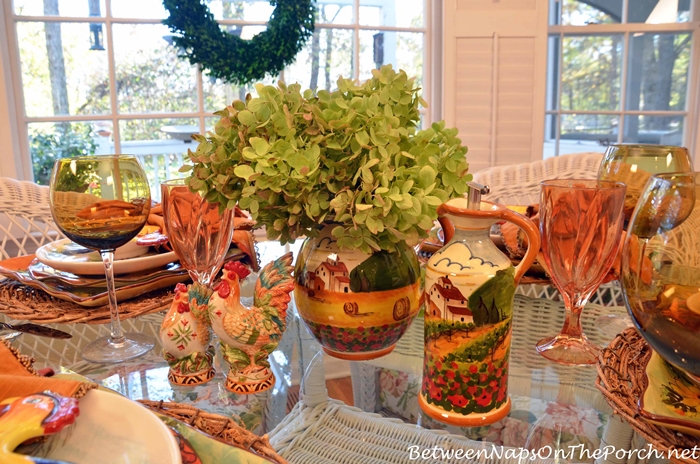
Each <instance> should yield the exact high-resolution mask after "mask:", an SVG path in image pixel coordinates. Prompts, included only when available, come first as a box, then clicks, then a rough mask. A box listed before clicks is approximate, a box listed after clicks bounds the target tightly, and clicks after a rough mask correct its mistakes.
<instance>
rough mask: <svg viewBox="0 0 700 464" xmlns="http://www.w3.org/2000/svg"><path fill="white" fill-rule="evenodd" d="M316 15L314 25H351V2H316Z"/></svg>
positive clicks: (332, 0)
mask: <svg viewBox="0 0 700 464" xmlns="http://www.w3.org/2000/svg"><path fill="white" fill-rule="evenodd" d="M316 5H317V8H318V14H317V16H316V23H318V24H353V21H354V20H353V16H352V10H353V8H354V4H353V2H352V1H340V0H338V1H334V0H330V1H327V2H316Z"/></svg>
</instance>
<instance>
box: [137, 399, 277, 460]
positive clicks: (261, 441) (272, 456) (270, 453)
mask: <svg viewBox="0 0 700 464" xmlns="http://www.w3.org/2000/svg"><path fill="white" fill-rule="evenodd" d="M139 403H141V404H143V405H144V406H146V407H148V408H150V409H152V410H153V411H156V412H159V413H161V414H164V415H166V416H169V417H172V418H174V419H177V420H179V421H180V422H184V423H185V424H187V425H189V426H190V427H194V428H195V429H197V430H199V431H201V432H204V433H206V434H208V435H211V436H212V437H214V438H216V439H218V440H220V441H223V442H225V443H228V444H229V445H232V446H235V447H237V448H243V449H245V450H248V451H252V452H255V453H257V454H258V455H260V456H264V457H265V458H267V459H269V460H271V461H273V462H276V463H279V464H286V462H287V461H286V460H285V459H284V458H283V457H282V456H280V455H279V454H277V452H276V451H275V450H274V449H273V448H272V446H271V445H270V441H269V440H268V439H267V435H265V436H262V437H259V436H257V435H255V434H254V433H253V432H250V431H248V430H246V429H244V428H243V427H241V426H240V425H238V424H237V423H236V422H235V421H234V420H233V419H231V418H230V417H224V416H220V415H218V414H211V413H208V412H204V411H202V410H200V409H197V408H195V407H194V406H190V405H188V404H181V403H170V402H165V401H148V400H139Z"/></svg>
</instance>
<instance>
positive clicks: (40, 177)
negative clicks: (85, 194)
mask: <svg viewBox="0 0 700 464" xmlns="http://www.w3.org/2000/svg"><path fill="white" fill-rule="evenodd" d="M96 148H97V145H96V143H95V139H94V137H93V133H92V128H91V127H90V125H88V124H77V123H76V124H56V125H55V130H54V131H52V132H39V131H36V132H34V133H31V134H30V135H29V151H30V153H31V155H32V167H33V170H34V181H35V182H36V183H38V184H41V185H49V183H50V182H51V171H52V170H53V165H54V162H55V161H56V160H58V159H60V158H69V157H74V156H86V155H93V154H94V153H95V149H96ZM74 178H76V179H77V178H80V175H78V176H75V177H74ZM69 190H73V189H69Z"/></svg>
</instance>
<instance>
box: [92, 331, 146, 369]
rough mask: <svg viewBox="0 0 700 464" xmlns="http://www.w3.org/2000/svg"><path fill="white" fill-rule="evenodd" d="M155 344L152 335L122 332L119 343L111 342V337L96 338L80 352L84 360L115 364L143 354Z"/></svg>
mask: <svg viewBox="0 0 700 464" xmlns="http://www.w3.org/2000/svg"><path fill="white" fill-rule="evenodd" d="M155 345H156V341H155V339H154V338H153V337H151V336H148V335H144V334H140V333H134V332H129V333H125V334H124V341H122V342H121V343H113V342H112V339H111V337H102V338H98V339H97V340H95V341H94V342H92V343H90V344H89V345H87V346H86V347H85V348H83V351H82V353H80V354H81V356H82V357H83V359H85V360H86V361H90V362H94V363H101V364H115V363H120V362H124V361H129V360H130V359H135V358H138V357H139V356H143V355H144V354H146V353H148V352H149V351H151V350H152V349H153V347H154V346H155Z"/></svg>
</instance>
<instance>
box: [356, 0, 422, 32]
mask: <svg viewBox="0 0 700 464" xmlns="http://www.w3.org/2000/svg"><path fill="white" fill-rule="evenodd" d="M423 4H424V1H423V0H360V24H362V25H363V26H396V27H423V25H424V20H423V18H424V17H425V15H424V12H423V8H424V6H423Z"/></svg>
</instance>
